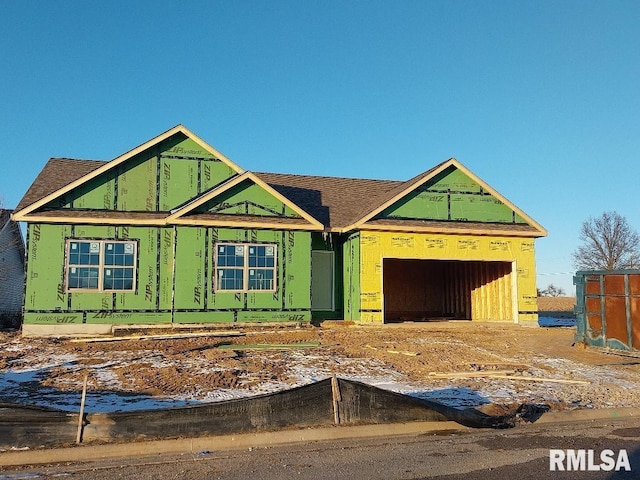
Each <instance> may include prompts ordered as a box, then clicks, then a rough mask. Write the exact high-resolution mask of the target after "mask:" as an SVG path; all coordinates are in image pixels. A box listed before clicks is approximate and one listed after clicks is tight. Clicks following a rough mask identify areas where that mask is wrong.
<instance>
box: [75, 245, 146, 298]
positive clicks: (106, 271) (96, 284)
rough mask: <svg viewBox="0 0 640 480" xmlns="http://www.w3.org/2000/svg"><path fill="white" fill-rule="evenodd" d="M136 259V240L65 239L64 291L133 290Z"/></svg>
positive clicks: (134, 287)
mask: <svg viewBox="0 0 640 480" xmlns="http://www.w3.org/2000/svg"><path fill="white" fill-rule="evenodd" d="M136 258H137V243H136V242H131V241H119V240H67V260H66V265H65V272H66V285H67V291H73V290H95V291H98V292H117V291H120V292H132V291H135V289H136Z"/></svg>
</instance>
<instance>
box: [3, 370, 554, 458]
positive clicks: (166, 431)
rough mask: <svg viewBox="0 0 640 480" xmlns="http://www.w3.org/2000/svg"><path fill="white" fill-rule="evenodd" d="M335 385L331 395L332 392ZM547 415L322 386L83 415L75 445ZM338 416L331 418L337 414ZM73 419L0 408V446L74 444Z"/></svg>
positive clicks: (340, 382)
mask: <svg viewBox="0 0 640 480" xmlns="http://www.w3.org/2000/svg"><path fill="white" fill-rule="evenodd" d="M336 386H337V388H335V387H336ZM547 409H548V408H546V407H545V406H535V405H534V406H532V405H526V406H521V408H520V409H519V410H518V412H515V413H514V414H511V415H504V416H491V415H486V414H484V413H482V412H480V411H478V410H475V409H464V410H460V409H456V408H453V407H449V406H447V405H444V404H442V403H438V402H433V401H429V400H422V399H417V398H414V397H410V396H407V395H401V394H398V393H394V392H389V391H387V390H382V389H379V388H376V387H372V386H370V385H366V384H363V383H359V382H354V381H350V380H344V379H334V384H333V385H332V379H330V378H329V379H326V380H321V381H319V382H316V383H313V384H310V385H305V386H302V387H298V388H294V389H291V390H286V391H283V392H279V393H273V394H268V395H261V396H257V397H251V398H245V399H237V400H228V401H223V402H216V403H207V404H202V405H195V406H189V407H180V408H169V409H162V410H140V411H134V412H119V413H89V414H86V415H85V418H84V427H83V432H82V440H83V442H84V443H89V442H92V441H100V442H123V441H132V440H151V439H166V438H177V437H197V436H203V435H226V434H239V433H250V432H258V431H273V430H280V429H288V428H309V427H321V426H328V425H335V424H336V423H337V424H339V425H366V424H385V423H400V422H412V421H447V420H452V421H455V422H457V423H460V424H462V425H465V426H467V427H474V428H510V427H513V426H514V425H515V424H516V421H517V420H518V419H522V420H528V421H535V419H537V418H538V417H539V416H540V415H541V414H542V413H543V412H544V411H546V410H547ZM336 410H337V411H336ZM77 426H78V416H77V414H71V413H68V412H61V411H58V410H49V409H44V408H37V407H24V406H15V405H14V406H9V405H7V404H2V405H0V447H2V448H11V447H23V446H29V447H35V446H40V445H44V446H54V445H62V444H70V443H74V442H75V440H76V435H77Z"/></svg>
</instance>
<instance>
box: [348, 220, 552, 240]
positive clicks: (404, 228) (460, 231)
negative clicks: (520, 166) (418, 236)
mask: <svg viewBox="0 0 640 480" xmlns="http://www.w3.org/2000/svg"><path fill="white" fill-rule="evenodd" d="M358 230H361V231H366V230H383V231H388V232H407V233H441V234H444V235H447V234H454V235H481V236H496V237H531V238H538V237H544V236H545V235H542V234H541V233H539V232H524V231H518V230H492V229H491V228H487V229H479V228H473V229H469V228H456V227H446V228H442V227H420V226H410V225H369V224H366V223H365V224H364V225H361V226H360V227H359V228H358ZM347 231H348V230H344V229H343V230H342V231H341V233H346V232H347Z"/></svg>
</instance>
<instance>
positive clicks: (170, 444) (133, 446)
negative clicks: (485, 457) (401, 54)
mask: <svg viewBox="0 0 640 480" xmlns="http://www.w3.org/2000/svg"><path fill="white" fill-rule="evenodd" d="M631 417H640V408H636V407H628V408H612V409H598V410H570V411H560V412H550V413H546V414H544V415H543V416H542V417H541V418H540V419H539V420H537V421H536V422H535V423H536V424H552V423H568V422H584V421H590V420H606V419H611V420H618V419H624V418H631ZM516 428H518V427H516ZM474 430H475V429H472V428H468V427H464V426H462V425H460V424H459V423H456V422H452V421H443V422H409V423H394V424H383V425H359V426H341V427H323V428H310V429H304V430H281V431H276V432H259V433H248V434H240V435H221V436H208V437H197V438H180V439H170V440H154V441H148V442H131V443H124V444H123V443H119V444H106V445H78V446H73V447H67V448H52V449H37V450H21V451H7V452H3V453H1V454H0V466H18V465H37V464H47V463H61V462H87V461H91V460H104V459H113V458H128V457H144V456H150V455H158V454H184V453H190V454H197V453H198V452H205V451H216V450H217V451H226V450H237V449H246V448H257V447H265V446H275V445H286V444H291V443H299V442H318V441H328V440H345V439H351V438H375V437H388V436H394V435H418V434H428V433H438V432H458V431H467V432H469V431H474Z"/></svg>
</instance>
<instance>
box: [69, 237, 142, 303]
mask: <svg viewBox="0 0 640 480" xmlns="http://www.w3.org/2000/svg"><path fill="white" fill-rule="evenodd" d="M78 242H84V243H99V244H100V256H99V263H98V265H70V264H69V257H70V256H69V250H70V248H71V243H78ZM106 243H126V244H131V245H133V259H134V260H133V265H131V266H128V265H127V266H126V267H121V266H114V265H105V264H104V252H105V244H106ZM72 267H80V268H97V269H98V287H97V288H74V287H69V269H70V268H72ZM109 268H116V269H119V268H133V283H132V286H131V288H130V289H129V288H127V289H112V288H109V289H105V288H104V270H105V269H109ZM137 279H138V242H137V241H135V240H122V239H117V240H96V239H93V238H67V239H66V244H65V258H64V288H65V292H66V293H77V292H88V293H133V292H135V291H136V289H137V286H138V282H137Z"/></svg>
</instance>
